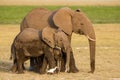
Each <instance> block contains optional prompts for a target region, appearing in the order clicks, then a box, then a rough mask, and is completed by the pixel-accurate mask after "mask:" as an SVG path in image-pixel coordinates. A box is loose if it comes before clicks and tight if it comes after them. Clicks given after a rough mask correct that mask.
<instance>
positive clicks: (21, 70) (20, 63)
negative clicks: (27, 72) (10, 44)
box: [17, 59, 24, 74]
mask: <svg viewBox="0 0 120 80" xmlns="http://www.w3.org/2000/svg"><path fill="white" fill-rule="evenodd" d="M17 65H18V74H21V73H24V72H23V66H22V65H23V63H22V59H21V60H20V59H18V60H17Z"/></svg>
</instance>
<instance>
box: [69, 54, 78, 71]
mask: <svg viewBox="0 0 120 80" xmlns="http://www.w3.org/2000/svg"><path fill="white" fill-rule="evenodd" d="M70 72H73V73H77V72H79V70H78V69H77V67H76V66H75V59H74V56H73V52H71V53H70Z"/></svg>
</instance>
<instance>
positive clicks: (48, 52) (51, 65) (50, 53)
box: [44, 46, 56, 69]
mask: <svg viewBox="0 0 120 80" xmlns="http://www.w3.org/2000/svg"><path fill="white" fill-rule="evenodd" d="M44 51H45V57H46V59H47V61H48V64H49V69H52V68H55V66H56V62H55V59H54V55H53V50H52V48H49V46H47V49H45V50H44Z"/></svg>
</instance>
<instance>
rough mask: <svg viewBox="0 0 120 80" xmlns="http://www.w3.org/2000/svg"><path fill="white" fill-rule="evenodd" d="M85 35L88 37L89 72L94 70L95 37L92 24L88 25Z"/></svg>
mask: <svg viewBox="0 0 120 80" xmlns="http://www.w3.org/2000/svg"><path fill="white" fill-rule="evenodd" d="M86 37H87V38H88V41H89V48H90V67H91V71H90V72H91V73H93V72H94V71H95V52H96V38H95V32H94V29H93V26H92V25H91V26H89V29H87V33H86Z"/></svg>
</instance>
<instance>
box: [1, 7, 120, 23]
mask: <svg viewBox="0 0 120 80" xmlns="http://www.w3.org/2000/svg"><path fill="white" fill-rule="evenodd" d="M37 7H44V8H47V9H49V10H56V9H59V8H61V7H63V6H0V24H19V23H20V22H21V21H22V19H23V18H24V17H25V15H26V14H27V13H29V11H31V10H32V9H34V8H37ZM69 7H70V8H72V9H73V10H75V9H81V10H82V11H84V12H85V13H86V15H87V16H88V17H89V18H90V20H91V21H92V22H93V23H120V6H69Z"/></svg>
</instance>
